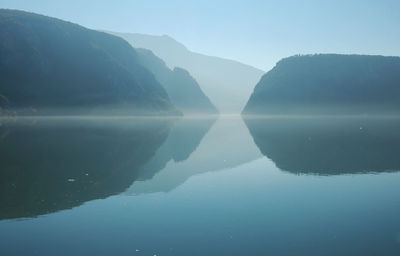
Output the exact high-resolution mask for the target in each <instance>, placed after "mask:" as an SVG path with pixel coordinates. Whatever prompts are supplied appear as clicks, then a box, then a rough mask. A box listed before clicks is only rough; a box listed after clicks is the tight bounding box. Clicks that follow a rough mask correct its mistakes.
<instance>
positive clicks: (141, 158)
mask: <svg viewBox="0 0 400 256" xmlns="http://www.w3.org/2000/svg"><path fill="white" fill-rule="evenodd" d="M170 126H171V120H158V121H156V120H143V119H142V120H141V121H139V120H123V121H119V120H107V121H104V120H103V121H101V120H97V121H95V120H91V121H88V120H80V121H79V120H73V121H72V120H68V121H65V120H58V121H55V120H52V121H44V120H40V121H39V122H37V123H36V124H35V122H29V124H26V123H25V124H24V125H21V124H15V125H8V126H7V128H5V126H3V127H2V129H7V131H2V132H0V134H3V136H2V137H1V138H0V139H1V140H0V163H1V164H0V167H1V169H0V220H1V219H8V218H21V217H34V216H38V215H41V214H46V213H50V212H55V211H58V210H62V209H68V208H72V207H74V206H77V205H80V204H82V203H83V202H85V201H88V200H93V199H99V198H105V197H108V196H110V195H114V194H118V193H121V192H123V191H124V190H125V189H126V188H128V187H129V186H130V185H131V184H132V182H133V181H134V180H135V179H137V177H138V175H139V173H138V170H139V168H140V167H141V166H143V165H144V164H145V163H146V162H147V161H149V160H150V159H151V157H152V156H153V155H154V154H155V152H156V151H157V149H158V148H159V147H160V145H161V144H162V143H163V142H164V141H165V139H166V138H167V135H168V133H169V130H170Z"/></svg>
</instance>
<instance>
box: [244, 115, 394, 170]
mask: <svg viewBox="0 0 400 256" xmlns="http://www.w3.org/2000/svg"><path fill="white" fill-rule="evenodd" d="M245 122H246V124H247V126H248V128H249V131H250V133H251V135H252V136H253V139H254V142H255V143H256V145H257V146H258V147H259V149H260V150H261V152H262V153H263V154H264V155H265V156H266V157H268V158H270V159H271V160H272V161H274V162H275V164H276V165H277V166H278V167H279V168H280V169H282V170H286V171H289V172H293V173H314V174H320V175H334V174H345V173H364V172H384V171H396V170H400V157H399V155H400V133H399V131H400V119H395V118H392V119H390V118H366V117H365V118H362V117H358V118H306V119H301V118H286V119H285V118H281V119H278V118H269V119H268V118H267V119H246V120H245Z"/></svg>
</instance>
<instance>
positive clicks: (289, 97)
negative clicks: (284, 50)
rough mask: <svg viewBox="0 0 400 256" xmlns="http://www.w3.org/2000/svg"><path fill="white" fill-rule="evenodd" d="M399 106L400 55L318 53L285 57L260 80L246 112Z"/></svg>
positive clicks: (367, 110)
mask: <svg viewBox="0 0 400 256" xmlns="http://www.w3.org/2000/svg"><path fill="white" fill-rule="evenodd" d="M399 110H400V58H399V57H383V56H365V55H337V54H320V55H307V56H294V57H289V58H286V59H283V60H281V61H280V62H278V64H277V65H276V66H275V67H274V68H273V69H272V70H271V71H269V72H268V73H267V74H265V75H264V76H263V77H262V79H261V81H260V82H259V83H258V84H257V86H256V87H255V89H254V92H253V94H252V95H251V97H250V99H249V101H248V103H247V105H246V108H245V109H244V111H243V113H245V114H281V113H285V114H299V113H302V114H304V113H344V114H347V113H349V114H356V113H382V112H398V111H399Z"/></svg>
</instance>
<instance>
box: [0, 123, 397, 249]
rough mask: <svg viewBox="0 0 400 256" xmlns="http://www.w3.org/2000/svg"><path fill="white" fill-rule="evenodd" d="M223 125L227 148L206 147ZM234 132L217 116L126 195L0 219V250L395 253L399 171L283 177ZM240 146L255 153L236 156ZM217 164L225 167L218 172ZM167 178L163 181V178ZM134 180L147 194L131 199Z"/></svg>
mask: <svg viewBox="0 0 400 256" xmlns="http://www.w3.org/2000/svg"><path fill="white" fill-rule="evenodd" d="M234 127H236V128H234ZM228 128H230V129H229V130H228V131H226V133H225V134H226V136H227V138H226V141H227V143H226V144H227V145H226V146H224V145H221V144H222V142H218V141H214V138H215V139H216V138H217V137H219V136H220V135H219V133H223V131H224V129H225V130H226V129H228ZM242 128H246V127H244V126H243V123H241V121H240V120H236V121H235V120H218V121H217V122H216V123H215V124H214V125H213V126H212V127H211V129H210V130H209V132H208V133H207V134H206V135H205V136H204V138H203V140H202V142H200V144H199V145H198V147H196V150H195V151H194V152H193V153H192V154H190V156H189V157H188V158H187V159H186V160H184V161H181V162H174V161H169V163H168V164H167V165H166V167H165V168H164V169H161V170H159V172H157V173H156V174H155V175H154V177H153V179H147V180H143V181H140V182H138V181H136V182H134V183H133V185H132V186H131V187H130V188H129V190H128V191H127V193H124V194H120V195H115V196H111V197H108V198H106V199H99V200H93V201H89V202H86V203H85V204H84V205H81V206H80V207H75V208H73V209H72V210H63V211H59V212H57V213H52V214H48V215H43V216H40V217H38V218H35V219H25V220H18V221H14V220H5V221H1V222H0V251H2V252H5V255H32V252H37V254H38V255H155V254H157V255H174V256H175V255H218V256H220V255H399V253H400V235H399V234H400V233H399V231H400V220H399V217H398V216H400V200H399V198H398V195H399V193H400V186H399V185H398V184H400V173H398V172H392V173H387V172H383V173H379V174H351V173H347V174H345V175H329V176H320V175H304V174H293V173H290V172H284V171H281V170H280V169H279V168H277V167H276V165H275V163H274V162H273V160H274V159H271V160H270V159H268V158H266V157H260V155H259V151H258V149H257V147H256V146H255V145H254V144H253V138H252V137H251V135H250V134H249V132H248V131H247V130H246V129H242ZM214 135H215V136H216V137H214ZM230 136H233V137H231V140H228V139H229V137H230ZM224 140H225V139H224ZM167 141H168V139H167V140H166V142H167ZM228 141H229V142H231V144H229V142H228ZM235 141H236V142H235ZM166 142H165V143H166ZM164 145H165V144H164ZM161 147H162V146H161ZM161 147H160V148H159V150H160V149H161ZM229 149H232V150H231V151H230V152H229ZM240 150H243V151H246V152H253V153H254V155H252V154H253V153H249V155H248V156H247V157H246V158H240V154H238V153H240ZM214 152H215V153H214ZM156 155H157V153H156V154H155V156H156ZM213 155H214V158H213V157H212V156H213ZM244 155H245V154H244ZM219 156H221V157H220V158H218V157H219ZM222 156H223V157H222ZM236 158H237V159H239V160H240V161H239V160H237V159H236ZM204 159H209V160H210V162H209V163H210V164H209V165H207V164H206V165H204V167H207V168H197V167H198V165H199V163H200V162H201V161H205V160H204ZM246 159H247V160H246ZM200 160H201V161H200ZM224 160H226V162H228V163H231V165H225V166H224V164H223V163H224ZM234 160H237V161H234ZM196 168H197V169H196ZM192 170H195V171H192ZM186 172H187V173H186ZM169 173H171V174H172V176H173V178H171V179H172V181H171V180H168V179H167V178H166V177H168V175H167V174H169ZM135 183H137V184H141V186H144V185H143V184H146V186H147V187H146V188H147V189H148V190H146V191H145V190H144V189H143V188H144V187H142V190H141V192H140V193H135ZM164 183H167V185H165V184H164ZM152 185H153V186H154V187H153V188H151V186H152ZM163 185H165V187H163ZM164 188H168V189H164ZM165 191H167V192H165ZM149 192H151V193H149ZM132 194H136V195H134V196H131V195H132ZM21 244H24V246H20V245H21ZM137 250H139V251H137Z"/></svg>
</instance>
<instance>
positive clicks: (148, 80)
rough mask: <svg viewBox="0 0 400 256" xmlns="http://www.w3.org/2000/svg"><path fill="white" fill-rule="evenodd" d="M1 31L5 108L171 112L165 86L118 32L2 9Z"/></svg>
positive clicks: (0, 88)
mask: <svg viewBox="0 0 400 256" xmlns="http://www.w3.org/2000/svg"><path fill="white" fill-rule="evenodd" d="M0 35H1V36H0V94H1V95H2V96H1V97H2V98H3V97H4V98H6V99H7V102H8V104H9V107H13V108H32V109H35V111H36V110H39V112H41V111H44V109H53V110H55V109H56V110H55V111H56V112H57V111H59V110H60V109H64V110H65V109H69V110H68V112H69V113H70V112H75V111H78V110H79V109H81V108H85V109H99V110H102V111H105V110H110V109H112V108H113V109H116V108H118V109H125V110H126V111H127V112H128V113H140V114H142V113H149V112H151V113H166V112H168V113H170V112H171V111H175V108H174V107H173V105H172V104H171V103H170V100H169V98H168V95H167V93H166V91H165V90H164V88H163V87H162V86H161V85H160V83H159V82H158V81H157V80H156V79H155V78H154V75H153V74H152V73H151V72H150V71H148V70H147V69H146V68H144V67H142V66H141V65H140V60H139V57H138V54H137V53H136V51H135V50H134V49H133V48H132V46H130V45H129V44H128V43H127V42H126V41H124V40H122V39H121V38H119V37H116V36H112V35H109V34H106V33H102V32H98V31H94V30H90V29H86V28H84V27H81V26H79V25H76V24H72V23H69V22H65V21H62V20H58V19H55V18H50V17H46V16H42V15H37V14H33V13H28V12H23V11H16V10H4V9H2V10H0ZM72 109H74V110H72ZM102 113H103V112H102Z"/></svg>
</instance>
